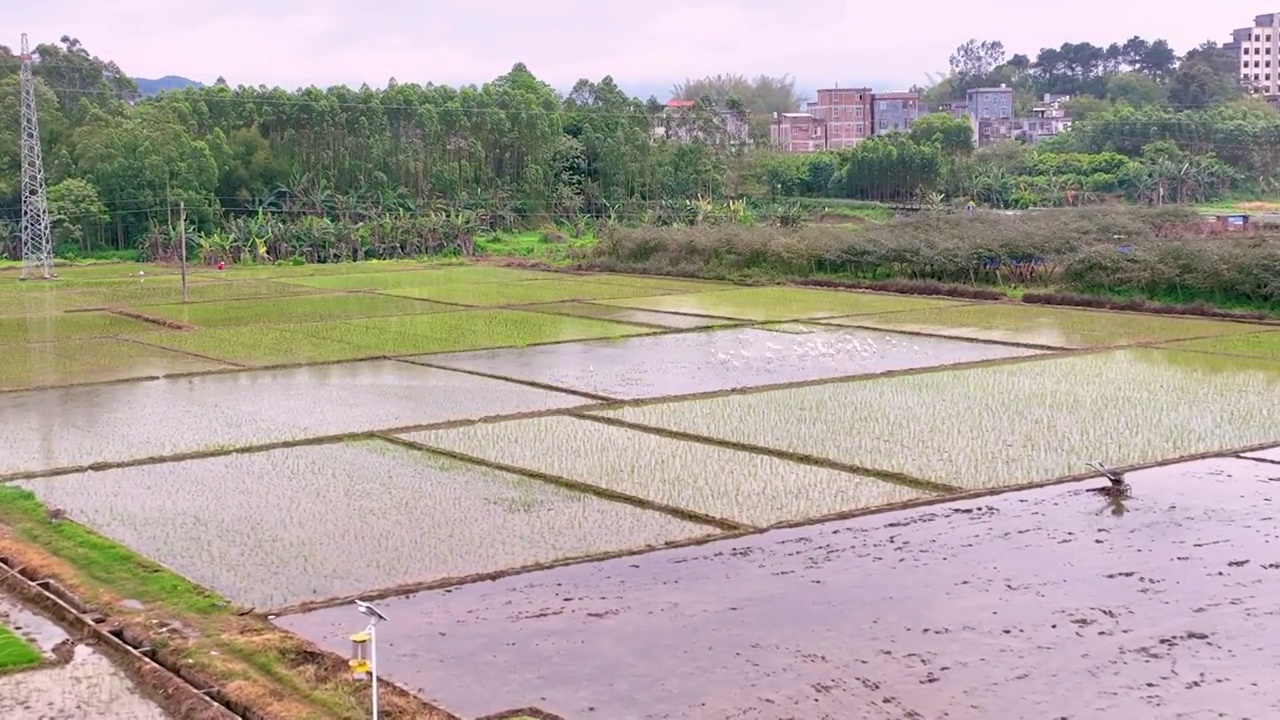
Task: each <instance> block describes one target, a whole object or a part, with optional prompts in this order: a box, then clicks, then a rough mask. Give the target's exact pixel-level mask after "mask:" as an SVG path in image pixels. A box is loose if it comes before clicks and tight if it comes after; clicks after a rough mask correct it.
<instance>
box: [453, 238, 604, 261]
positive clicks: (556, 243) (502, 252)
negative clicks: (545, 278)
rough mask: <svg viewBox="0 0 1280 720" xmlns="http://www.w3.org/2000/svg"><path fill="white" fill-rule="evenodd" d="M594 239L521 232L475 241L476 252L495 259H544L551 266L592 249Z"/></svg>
mask: <svg viewBox="0 0 1280 720" xmlns="http://www.w3.org/2000/svg"><path fill="white" fill-rule="evenodd" d="M595 241H596V239H595V237H593V236H591V235H587V236H585V237H580V238H574V237H570V235H569V234H568V233H565V232H561V231H559V230H546V231H533V232H521V233H498V234H496V235H481V236H479V237H477V238H476V252H477V253H479V254H481V255H489V256H493V257H517V258H529V259H536V260H541V261H543V262H546V263H550V264H555V265H558V264H562V263H567V262H568V260H569V255H570V253H571V251H572V250H574V249H576V248H584V247H590V246H591V245H593V244H595Z"/></svg>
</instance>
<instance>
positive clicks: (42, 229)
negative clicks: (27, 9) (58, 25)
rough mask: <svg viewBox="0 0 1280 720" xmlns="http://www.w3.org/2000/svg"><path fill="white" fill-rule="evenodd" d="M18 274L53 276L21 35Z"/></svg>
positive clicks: (31, 82) (28, 61)
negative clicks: (20, 233)
mask: <svg viewBox="0 0 1280 720" xmlns="http://www.w3.org/2000/svg"><path fill="white" fill-rule="evenodd" d="M21 58H22V71H21V73H20V78H21V85H22V135H21V138H20V142H21V144H22V275H21V276H20V279H22V280H26V279H28V278H31V277H33V276H36V275H37V274H38V276H39V277H43V278H44V279H46V280H48V279H49V278H51V277H53V242H52V240H51V239H50V237H49V198H48V196H47V195H46V194H45V187H44V157H43V155H42V153H41V152H40V123H39V120H38V118H37V117H36V78H35V75H34V74H33V73H32V69H31V66H32V58H31V48H30V46H29V45H28V44H27V35H26V33H23V34H22V54H21Z"/></svg>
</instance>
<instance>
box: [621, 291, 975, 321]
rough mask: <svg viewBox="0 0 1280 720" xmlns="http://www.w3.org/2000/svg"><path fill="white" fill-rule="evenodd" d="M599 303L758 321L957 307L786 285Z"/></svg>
mask: <svg viewBox="0 0 1280 720" xmlns="http://www.w3.org/2000/svg"><path fill="white" fill-rule="evenodd" d="M599 302H601V303H603V304H605V305H621V306H623V307H632V308H638V309H641V310H658V311H663V312H681V313H689V314H693V315H710V316H714V317H725V318H735V319H739V320H755V321H758V322H769V321H782V320H811V319H815V318H829V317H838V316H841V315H865V314H873V313H883V312H895V311H905V310H926V309H930V308H941V307H951V306H954V305H957V304H958V303H957V302H956V301H952V300H933V299H925V298H906V297H896V296H891V295H873V294H870V293H857V292H841V291H834V290H809V289H801V288H788V287H761V288H742V289H738V290H723V291H717V292H704V293H695V294H691V295H665V296H660V297H648V298H629V299H626V300H601V301H599Z"/></svg>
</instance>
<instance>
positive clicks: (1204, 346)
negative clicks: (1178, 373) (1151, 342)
mask: <svg viewBox="0 0 1280 720" xmlns="http://www.w3.org/2000/svg"><path fill="white" fill-rule="evenodd" d="M1166 347H1169V348H1173V349H1178V350H1198V351H1200V352H1210V353H1221V354H1225V355H1244V356H1247V357H1258V358H1265V359H1268V360H1280V330H1272V331H1270V332H1259V333H1250V334H1247V335H1232V336H1230V337H1215V338H1205V339H1202V340H1190V341H1187V342H1179V343H1170V344H1169V345H1167V346H1166Z"/></svg>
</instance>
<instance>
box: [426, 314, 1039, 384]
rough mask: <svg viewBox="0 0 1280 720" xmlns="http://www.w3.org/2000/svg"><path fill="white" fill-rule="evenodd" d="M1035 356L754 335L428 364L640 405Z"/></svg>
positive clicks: (932, 343)
mask: <svg viewBox="0 0 1280 720" xmlns="http://www.w3.org/2000/svg"><path fill="white" fill-rule="evenodd" d="M1037 352H1038V351H1036V350H1029V349H1024V348H1015V347H1008V346H1001V345H993V344H981V343H966V342H961V341H958V340H949V339H945V338H929V337H913V336H907V335H893V334H889V333H884V332H877V331H874V330H837V329H829V330H827V331H825V332H815V333H776V332H774V333H771V332H767V331H765V330H760V329H755V328H731V329H723V330H707V331H705V332H698V333H687V334H674V335H657V336H651V337H640V338H630V339H625V340H616V341H613V340H611V341H597V342H585V343H573V344H564V345H544V346H541V347H532V348H507V349H502V350H485V351H480V352H474V353H459V354H454V355H441V356H435V357H432V358H428V359H427V360H429V361H430V362H431V363H433V364H435V365H439V366H442V367H450V368H456V369H460V370H472V371H478V372H484V373H488V374H491V375H496V376H500V377H510V378H517V379H520V380H532V381H536V382H540V383H544V384H547V385H554V386H557V387H564V388H570V389H573V390H578V391H581V392H588V393H593V394H596V395H602V396H605V397H610V398H618V399H626V400H635V399H640V398H652V397H661V396H664V395H684V394H693V393H705V392H716V391H725V390H733V389H738V388H749V387H758V386H762V385H777V384H783V383H789V382H800V381H807V380H822V379H826V378H834V377H842V376H849V375H863V374H872V373H882V372H890V371H894V370H909V369H915V368H923V367H931V366H936V365H947V364H954V363H962V362H974V361H979V360H994V359H1000V358H1014V357H1026V356H1030V355H1034V354H1037Z"/></svg>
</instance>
